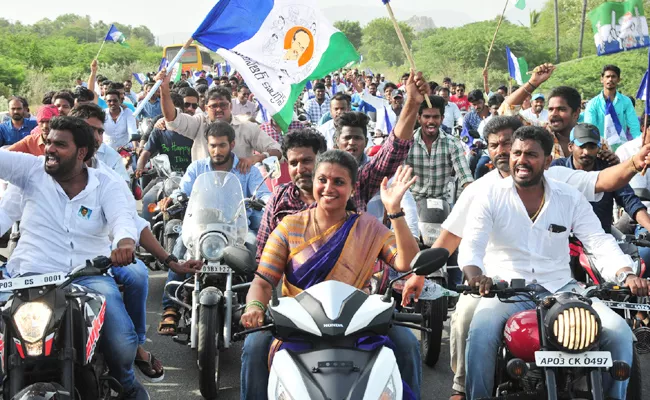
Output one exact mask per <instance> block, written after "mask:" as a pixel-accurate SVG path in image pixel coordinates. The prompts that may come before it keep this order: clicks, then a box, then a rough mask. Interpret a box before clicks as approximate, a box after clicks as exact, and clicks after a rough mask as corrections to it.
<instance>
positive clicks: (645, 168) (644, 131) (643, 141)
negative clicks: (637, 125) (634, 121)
mask: <svg viewBox="0 0 650 400" xmlns="http://www.w3.org/2000/svg"><path fill="white" fill-rule="evenodd" d="M645 102H646V104H647V103H648V99H645ZM646 108H647V107H646ZM644 114H645V116H644V117H643V134H642V135H641V147H643V146H645V145H646V142H645V140H646V136H647V135H646V133H647V132H648V129H647V128H646V127H647V126H648V114H647V113H645V112H644ZM647 171H648V164H646V165H645V166H644V167H643V171H641V176H645V174H646V172H647Z"/></svg>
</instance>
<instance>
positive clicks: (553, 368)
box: [456, 279, 642, 400]
mask: <svg viewBox="0 0 650 400" xmlns="http://www.w3.org/2000/svg"><path fill="white" fill-rule="evenodd" d="M456 289H457V290H458V291H459V292H460V291H462V292H464V293H465V294H473V295H478V294H479V293H478V288H477V287H469V286H465V285H461V286H457V287H456ZM625 292H627V293H628V294H629V290H628V289H626V288H619V287H616V286H613V287H608V286H598V287H594V289H592V290H591V292H590V293H589V295H588V297H585V296H583V295H580V294H576V293H568V292H565V293H556V294H553V295H550V296H547V297H544V298H539V297H538V296H537V292H536V291H535V287H530V286H526V284H525V281H524V280H523V279H515V280H512V282H511V285H510V286H509V285H508V284H507V283H506V282H498V283H497V284H495V285H493V287H492V289H490V294H489V296H497V297H498V298H499V300H501V301H504V302H517V301H533V302H534V303H535V304H536V305H537V306H536V308H535V309H533V310H526V311H521V312H518V313H515V314H513V315H512V316H511V317H510V319H508V321H507V322H506V324H505V327H504V329H503V343H502V345H501V347H500V348H499V352H498V355H497V363H496V369H495V379H494V396H495V397H496V398H498V399H548V400H557V399H574V398H583V399H592V400H603V399H604V394H603V388H602V382H601V381H602V377H601V373H602V371H603V370H608V371H609V373H610V374H611V376H612V378H614V379H615V380H621V381H622V380H626V379H628V378H629V379H630V382H629V384H628V389H627V399H635V400H636V399H639V400H640V399H642V393H641V392H642V387H641V370H640V364H639V359H638V356H637V353H636V351H635V352H634V359H633V365H632V366H630V365H628V364H627V363H625V362H623V361H614V360H612V356H611V353H610V352H608V351H598V347H599V342H600V333H601V323H600V318H599V317H598V314H597V313H596V311H595V310H594V309H593V308H592V307H591V304H592V301H591V298H590V297H598V298H600V297H604V296H611V295H612V294H622V293H625ZM513 297H519V299H521V300H519V299H513ZM477 361H478V360H477Z"/></svg>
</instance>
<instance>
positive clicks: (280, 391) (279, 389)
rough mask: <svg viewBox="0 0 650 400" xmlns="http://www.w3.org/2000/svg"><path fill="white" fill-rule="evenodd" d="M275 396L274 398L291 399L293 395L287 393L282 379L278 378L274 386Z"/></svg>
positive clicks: (277, 399)
mask: <svg viewBox="0 0 650 400" xmlns="http://www.w3.org/2000/svg"><path fill="white" fill-rule="evenodd" d="M275 398H276V400H293V397H291V395H290V394H289V391H288V390H287V389H286V388H285V387H284V385H283V384H282V381H280V380H279V379H278V386H276V388H275Z"/></svg>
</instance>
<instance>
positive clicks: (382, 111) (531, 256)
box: [0, 61, 650, 400]
mask: <svg viewBox="0 0 650 400" xmlns="http://www.w3.org/2000/svg"><path fill="white" fill-rule="evenodd" d="M90 67H91V74H90V76H89V78H88V83H84V82H83V80H81V79H78V80H77V82H76V86H75V87H74V88H73V89H72V90H68V89H61V90H58V91H55V92H49V93H46V94H44V96H43V99H42V102H41V104H39V105H37V106H34V105H32V107H31V108H32V109H34V110H36V114H35V115H33V114H32V113H31V111H30V105H29V104H28V102H27V101H26V100H25V98H23V97H20V96H15V97H12V98H11V99H10V100H9V112H8V115H7V117H6V120H4V121H3V122H2V124H0V146H6V147H7V149H6V150H8V151H2V152H0V179H3V180H5V181H7V182H8V183H9V186H8V187H7V189H6V190H5V192H4V194H3V196H2V199H1V200H0V234H4V233H5V232H7V231H8V230H10V229H11V227H12V225H13V224H14V222H16V221H20V232H21V237H20V241H19V242H18V245H17V247H16V249H15V250H14V252H13V254H12V255H11V257H10V259H9V261H8V263H7V265H6V267H5V270H4V273H5V276H9V277H15V276H23V275H25V274H32V273H44V272H50V271H52V270H56V271H62V272H69V271H70V270H71V269H72V268H73V267H75V266H77V265H79V264H83V263H84V261H85V260H86V259H92V258H93V257H95V256H97V255H107V256H110V257H111V259H112V261H113V263H114V265H115V266H116V267H118V266H121V267H119V268H114V269H113V271H114V276H113V277H95V278H92V279H91V278H83V279H79V280H78V283H79V284H81V285H84V286H87V287H88V288H91V289H94V290H96V291H98V292H100V293H103V294H105V295H106V296H107V298H108V299H109V301H108V302H107V309H106V319H105V323H104V332H103V335H104V338H105V340H104V341H103V342H102V346H103V349H102V350H103V352H104V354H105V356H106V359H107V363H108V365H109V368H110V373H111V375H112V376H114V377H115V378H116V379H117V380H118V381H119V382H120V383H121V384H122V386H123V387H124V388H125V394H126V395H125V398H127V399H146V398H148V394H147V392H146V390H145V389H144V388H143V386H142V385H141V384H140V383H139V382H138V380H137V379H136V378H135V375H134V366H133V365H134V362H135V366H136V367H137V368H139V369H140V370H141V371H142V372H143V374H144V375H145V376H146V377H147V378H148V379H151V380H153V381H157V380H161V379H163V378H164V367H163V363H162V360H158V359H157V358H156V357H155V356H154V355H152V354H151V353H150V352H147V351H146V350H145V349H144V348H143V347H142V346H143V344H144V343H145V339H146V337H145V334H146V328H145V324H146V320H145V318H146V309H145V307H146V298H147V290H148V279H147V268H146V266H145V265H144V263H143V262H141V261H137V262H136V263H135V264H132V263H131V261H132V260H133V258H134V252H135V249H136V246H141V247H143V248H145V249H146V250H147V251H148V252H150V253H151V254H152V255H154V256H155V258H157V259H158V260H159V262H161V263H163V264H164V265H166V266H168V268H169V276H168V281H170V280H175V281H178V280H181V281H182V280H184V277H185V276H187V275H188V274H191V273H193V272H195V271H197V270H198V269H199V268H200V267H201V261H197V260H189V261H180V260H181V259H183V256H184V251H185V249H183V248H182V246H177V249H175V250H174V252H172V253H170V252H168V251H166V250H165V249H164V248H163V247H162V246H161V244H160V243H158V241H157V239H156V238H155V237H154V235H153V234H152V233H151V228H150V226H149V225H148V223H147V221H145V220H143V219H142V218H141V217H140V216H139V215H138V213H137V212H136V203H135V199H134V197H133V194H132V192H131V190H130V187H128V186H127V185H125V184H124V182H131V181H132V180H133V179H139V178H141V177H142V176H143V174H144V172H145V171H146V170H147V169H148V167H147V165H148V163H149V161H150V160H151V158H152V157H154V156H156V155H159V154H166V155H167V156H168V158H169V160H170V164H171V168H172V170H174V171H177V172H179V173H181V174H183V178H182V181H181V185H180V188H179V189H178V190H177V191H176V192H174V194H173V195H172V196H170V197H166V198H164V199H163V200H162V201H161V202H160V204H159V206H160V208H161V209H162V210H163V211H165V210H166V208H167V207H169V206H170V204H172V201H173V198H174V197H175V196H176V195H178V194H180V193H184V194H185V195H187V196H190V195H191V193H192V187H193V185H194V182H195V181H196V178H197V177H198V176H199V175H201V174H203V173H206V172H209V171H224V172H231V173H232V174H234V175H235V176H236V177H237V179H239V181H240V183H241V186H242V188H243V192H244V196H246V197H248V196H251V195H252V193H253V191H254V190H255V188H256V187H258V186H259V184H260V183H261V182H262V181H263V178H262V175H261V174H260V172H259V170H258V169H257V167H256V166H255V165H256V164H257V163H259V162H261V161H263V160H264V159H266V158H268V157H273V156H275V157H278V159H281V160H282V162H283V164H284V165H285V168H286V171H287V176H284V181H283V182H281V184H279V185H277V186H275V187H274V188H273V190H272V191H269V190H268V189H265V186H264V185H262V186H261V187H262V188H263V189H262V190H261V192H258V195H259V196H260V197H261V198H262V199H263V200H264V201H265V203H266V206H265V208H264V211H263V212H249V215H248V217H249V218H248V220H249V231H250V233H251V234H252V235H255V236H256V246H257V249H256V250H257V251H256V261H257V263H258V271H259V272H260V273H261V274H263V275H264V276H266V277H267V278H268V279H269V280H270V281H271V282H273V283H274V284H280V282H282V292H283V295H284V296H296V295H298V294H299V293H300V292H302V291H303V290H306V289H308V288H309V287H310V286H312V285H314V284H317V283H319V282H321V281H323V280H339V281H342V282H345V283H347V284H349V285H352V286H354V287H356V288H358V289H362V290H365V289H368V282H369V280H370V277H371V275H372V274H373V273H374V272H375V263H376V261H377V260H381V261H382V262H384V263H385V264H387V265H389V266H391V267H393V268H394V269H395V270H396V271H407V270H408V269H409V264H410V262H411V260H412V259H413V257H414V256H415V255H416V253H417V252H418V251H419V246H418V241H419V240H420V233H419V229H418V224H417V222H418V220H417V215H418V210H417V206H416V204H417V202H418V201H420V200H423V199H443V200H445V201H447V202H449V203H451V204H452V206H453V208H452V211H451V215H450V216H449V217H448V218H447V220H446V221H445V223H444V224H443V225H442V228H443V229H442V230H441V232H440V235H439V237H438V238H437V240H436V242H435V244H434V247H442V248H446V249H447V250H448V251H449V253H450V254H454V253H456V254H457V256H458V258H457V259H458V266H459V267H460V268H459V269H455V270H454V269H450V270H449V272H450V281H451V283H452V284H454V285H455V284H460V283H461V282H462V281H463V280H466V281H467V282H468V283H469V285H472V286H474V285H475V286H479V287H480V288H481V292H482V293H483V294H487V293H488V292H489V288H490V287H491V285H492V283H493V280H494V281H496V277H499V279H506V280H509V279H514V278H523V279H525V280H526V282H528V283H531V284H536V285H538V286H539V287H540V288H541V291H540V292H543V293H547V294H553V293H557V292H561V291H575V290H578V289H579V286H578V284H577V283H576V281H575V279H574V278H573V276H572V274H571V269H570V267H569V264H570V254H569V234H570V233H573V234H574V235H575V236H576V237H577V238H578V239H580V241H581V242H582V244H583V245H584V247H585V248H586V249H588V250H589V251H590V252H591V253H592V254H594V255H595V256H596V259H597V260H598V263H597V268H598V269H599V271H600V272H601V274H602V275H603V276H604V277H606V279H608V280H610V281H613V282H616V283H618V284H621V285H625V286H628V287H630V288H631V290H632V291H633V292H634V293H635V294H637V295H639V296H647V295H648V286H649V285H648V281H647V280H646V279H645V278H647V276H646V277H643V276H637V271H636V270H635V269H633V268H632V267H633V264H632V260H631V259H630V257H629V256H628V255H625V254H623V253H622V251H621V250H620V248H619V246H618V245H617V243H616V242H615V240H614V239H613V237H612V236H611V235H609V233H610V232H611V230H612V226H613V224H614V222H615V221H614V220H613V213H612V211H613V209H614V201H616V204H617V205H618V206H619V207H622V208H623V209H624V211H625V213H626V214H627V218H624V219H622V221H620V222H619V228H621V229H623V230H626V231H627V232H631V233H637V234H640V233H642V232H647V231H648V230H650V215H648V212H647V204H644V203H643V202H642V201H641V200H640V199H639V198H638V197H637V196H636V195H635V191H634V189H650V181H648V178H647V177H646V176H645V175H644V174H640V173H641V171H642V170H644V167H645V166H646V165H648V164H650V157H648V154H650V145H646V144H645V143H643V137H644V136H645V135H644V133H645V132H647V131H648V129H649V128H650V126H647V125H645V124H642V123H640V121H644V119H643V118H639V117H638V116H637V114H636V112H635V109H634V103H633V100H631V99H630V98H628V97H627V96H625V95H624V94H622V93H620V92H619V91H618V90H617V87H618V83H619V82H620V79H621V74H622V71H621V70H620V69H619V68H618V67H616V66H613V65H607V66H605V67H604V68H603V71H602V76H601V77H600V79H601V82H602V84H603V91H602V92H601V93H599V94H598V95H597V96H595V97H594V98H592V99H591V100H589V101H585V99H583V98H582V96H581V95H580V92H579V91H578V90H577V89H576V88H572V87H567V86H560V87H556V88H548V87H544V88H543V91H542V90H541V89H542V88H541V87H542V85H543V84H544V83H545V82H546V81H547V80H548V79H549V77H550V76H551V75H552V73H553V71H554V69H555V67H554V66H553V65H550V64H544V65H541V66H539V67H537V68H536V69H535V70H534V72H533V73H532V75H531V78H530V80H529V81H528V82H526V83H525V84H523V85H521V86H519V87H513V88H511V89H508V88H507V87H505V86H502V87H499V88H497V89H496V90H495V91H494V92H492V91H491V90H490V87H489V85H488V82H487V79H486V80H485V85H484V86H485V87H484V88H483V89H472V88H467V87H466V85H465V84H464V83H455V82H453V80H452V79H451V78H445V79H444V80H443V81H442V84H440V85H439V84H438V83H436V82H432V81H426V80H425V78H424V77H423V76H422V74H421V73H420V72H416V71H410V72H409V73H405V74H404V75H403V76H401V77H400V80H399V83H392V82H389V81H388V80H387V78H386V76H384V75H381V74H371V73H370V72H369V71H367V72H359V70H357V69H343V70H340V71H336V72H333V73H332V74H329V75H327V76H325V77H324V78H323V79H319V80H317V81H314V82H311V83H310V85H308V87H309V88H306V89H305V91H304V93H303V95H302V96H301V97H300V98H299V100H298V101H297V102H296V105H295V108H294V109H295V112H294V118H293V121H292V122H291V124H290V125H289V128H288V131H287V132H283V131H282V130H281V128H280V127H279V125H278V124H277V123H276V122H275V121H274V120H273V119H269V118H268V117H267V116H266V113H265V112H264V110H263V107H261V106H260V104H259V103H258V101H257V99H256V98H255V93H252V92H251V90H250V89H249V87H248V86H247V85H246V82H245V81H244V80H243V79H242V78H241V76H240V75H238V74H233V75H232V76H215V75H213V74H211V73H208V72H206V71H198V72H194V71H186V72H184V73H183V74H182V77H181V79H180V80H179V81H178V82H171V76H170V74H167V71H166V70H165V69H162V70H161V71H159V72H158V73H157V74H156V75H155V76H153V74H152V75H150V78H151V79H150V80H148V81H147V82H145V83H144V84H143V85H142V87H141V90H140V91H139V92H136V91H135V90H134V88H133V84H132V82H131V80H128V79H127V80H123V81H111V80H110V79H108V78H106V77H104V76H101V75H100V74H98V72H99V71H98V65H97V62H96V61H93V62H92V64H91V66H90ZM485 76H486V77H487V75H485ZM594 79H598V77H594ZM158 80H161V81H162V85H161V87H160V89H159V90H158V91H156V92H155V93H153V95H152V96H151V97H150V98H149V99H148V100H146V101H145V100H144V99H145V97H147V96H148V94H150V93H149V92H150V91H151V90H152V88H153V87H154V83H155V81H158ZM468 89H472V90H468ZM543 92H544V93H543ZM425 100H426V101H425ZM143 101H145V104H144V105H142V104H141V103H142V102H143ZM610 103H611V104H613V107H614V110H615V113H616V115H617V116H618V120H619V121H620V125H621V127H622V131H621V134H620V135H618V136H616V137H615V139H614V138H613V137H612V136H608V135H607V134H606V124H607V122H606V119H607V117H608V115H607V107H606V104H610ZM136 107H142V111H141V112H140V113H139V114H138V115H137V116H136V115H134V112H135V110H136ZM147 126H152V127H153V128H152V129H147V128H145V127H147ZM134 139H135V140H134ZM124 149H128V150H129V151H133V152H135V154H137V163H136V167H135V169H134V171H133V173H132V174H133V176H130V174H129V173H128V172H127V169H126V168H125V165H124V163H123V158H122V156H121V155H120V153H119V152H120V151H122V150H124ZM373 202H374V204H375V206H371V204H372V203H373ZM377 205H378V207H377ZM84 209H85V210H86V211H85V212H83V213H82V210H84ZM552 225H561V226H563V227H565V229H564V230H563V231H561V232H552V231H550V230H549V228H548V227H549V226H552ZM462 238H465V240H462ZM181 244H182V243H181ZM641 256H642V258H643V259H644V261H645V262H646V264H648V263H650V249H641ZM648 265H650V264H648ZM452 271H453V272H452ZM461 272H462V274H461ZM426 282H427V280H426V278H425V277H417V276H414V277H411V278H409V279H408V281H407V282H406V283H405V286H404V289H403V292H402V299H403V300H402V302H403V305H407V304H409V303H410V301H411V299H412V298H414V300H415V301H417V300H418V299H419V296H420V294H421V293H422V291H423V288H424V287H425V285H426ZM117 284H122V285H124V287H125V290H124V296H123V297H124V300H122V298H121V297H122V296H121V295H120V293H119V291H118V290H117ZM271 290H273V287H272V286H271V285H269V284H268V283H267V282H266V281H265V280H263V279H261V278H259V277H256V278H254V280H253V281H252V285H251V288H250V290H249V292H248V295H247V305H246V308H245V310H244V313H243V315H242V324H243V325H244V326H245V327H246V328H255V327H258V326H260V325H261V324H262V323H263V321H264V313H265V312H266V311H267V310H266V305H267V304H268V302H269V299H270V296H271V295H270V293H271ZM162 302H163V309H164V311H163V315H162V317H161V321H160V324H159V326H158V333H159V334H161V335H169V336H171V335H175V334H176V333H177V328H178V322H179V315H180V314H179V310H178V308H177V305H176V304H175V303H174V302H173V301H171V300H170V299H169V298H168V297H167V296H166V295H165V296H164V298H163V299H162ZM531 307H533V305H532V304H530V303H520V304H518V305H516V306H515V305H512V304H506V303H500V302H499V301H497V300H495V299H493V298H491V299H490V298H473V297H470V296H461V298H460V300H459V302H458V304H457V306H456V311H455V313H454V314H453V315H452V320H451V345H450V348H451V368H452V370H453V372H454V381H453V386H452V390H453V394H452V397H451V399H452V400H462V399H465V398H467V399H478V398H481V397H487V396H491V395H492V392H493V386H494V381H493V379H494V369H495V363H496V356H497V352H498V348H499V344H500V343H501V334H502V330H503V326H504V324H505V322H506V320H507V319H508V317H509V316H510V315H512V314H513V313H514V312H516V311H518V310H521V309H525V308H531ZM594 307H595V308H596V309H597V311H598V314H599V316H600V319H601V321H602V325H603V339H602V343H603V345H602V349H603V350H606V351H610V352H611V353H612V357H613V359H615V360H621V361H625V362H627V363H628V364H629V365H632V351H633V350H632V345H633V342H632V331H631V330H630V327H629V326H628V325H627V324H626V323H625V321H624V320H623V319H622V318H621V317H620V316H619V315H618V314H616V313H615V312H613V311H612V310H610V309H609V308H607V307H605V306H603V305H602V304H601V305H595V306H594ZM485 310H489V312H483V311H485ZM641 318H644V319H646V323H647V316H641ZM388 337H389V339H390V341H392V343H393V344H394V346H395V349H396V350H395V356H396V358H397V364H398V366H399V369H400V371H401V374H402V377H403V379H404V384H405V386H408V388H409V389H410V391H411V392H412V393H413V396H414V398H420V393H421V384H422V365H421V361H420V346H419V342H418V339H417V338H416V337H415V335H414V334H413V333H412V332H411V331H410V330H409V329H408V328H405V327H399V326H394V327H392V328H391V330H390V332H389V334H388ZM272 341H273V337H272V336H271V335H270V334H269V333H268V332H257V333H254V334H251V335H249V336H248V337H247V338H246V341H245V344H244V347H243V354H242V369H241V371H242V372H241V398H242V399H257V398H260V399H261V398H266V391H265V390H259V388H260V387H266V383H267V382H268V355H269V351H271V347H272ZM470 354H471V355H472V357H476V358H477V359H480V360H481V362H480V363H476V362H475V363H471V364H470V363H469V361H468V359H469V357H470ZM479 356H480V357H479ZM605 383H606V385H605V389H606V392H607V396H609V397H611V398H617V399H623V398H625V392H626V385H627V381H612V380H611V379H610V380H606V381H605Z"/></svg>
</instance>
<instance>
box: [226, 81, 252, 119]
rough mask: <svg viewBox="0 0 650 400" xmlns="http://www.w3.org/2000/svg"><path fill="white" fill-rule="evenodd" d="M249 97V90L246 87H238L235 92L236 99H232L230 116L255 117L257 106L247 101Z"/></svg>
mask: <svg viewBox="0 0 650 400" xmlns="http://www.w3.org/2000/svg"><path fill="white" fill-rule="evenodd" d="M250 95H251V91H250V89H248V86H246V85H239V88H238V90H237V97H235V98H234V99H232V115H248V116H249V117H250V116H251V115H255V111H257V104H255V102H252V101H249V100H248V98H249V97H250Z"/></svg>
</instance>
